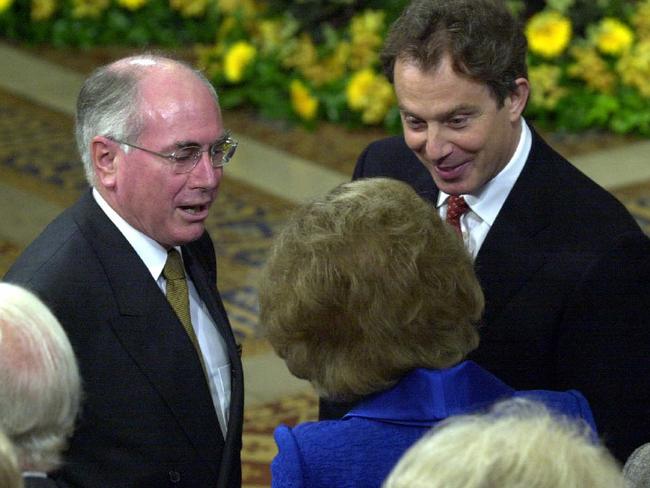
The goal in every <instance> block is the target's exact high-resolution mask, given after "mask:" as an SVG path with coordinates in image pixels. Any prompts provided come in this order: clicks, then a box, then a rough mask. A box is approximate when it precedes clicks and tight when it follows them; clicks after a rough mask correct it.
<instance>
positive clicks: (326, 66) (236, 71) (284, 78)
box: [197, 0, 399, 126]
mask: <svg viewBox="0 0 650 488" xmlns="http://www.w3.org/2000/svg"><path fill="white" fill-rule="evenodd" d="M312 3H318V2H312ZM325 3H328V2H325ZM329 3H330V4H331V2H329ZM347 3H351V2H347ZM224 7H225V5H224V4H223V2H222V3H221V9H222V13H223V14H224V16H225V17H224V21H223V22H222V24H221V26H220V28H219V30H218V32H217V35H216V42H215V43H213V44H212V45H209V46H199V47H198V48H197V53H198V64H199V66H201V67H202V68H203V69H204V70H205V71H206V72H207V73H208V76H209V77H210V79H211V80H212V81H213V82H214V84H215V85H216V86H217V87H219V88H220V90H219V91H220V94H221V95H220V98H221V102H222V104H223V105H224V107H226V108H228V107H236V106H241V105H248V106H253V107H256V108H257V109H258V110H259V111H260V112H261V113H262V115H263V116H266V117H271V118H282V119H289V120H295V121H299V122H301V123H302V124H304V125H306V126H313V125H315V124H316V123H317V121H319V120H328V121H331V122H336V123H346V124H347V125H352V126H355V125H356V126H361V125H378V124H385V125H387V126H390V125H391V123H392V125H393V126H396V125H398V124H399V116H398V114H397V111H396V109H395V99H394V95H393V90H392V87H391V86H390V84H389V83H388V80H387V79H386V78H385V77H384V76H383V75H382V74H380V73H379V72H378V71H377V69H378V56H379V50H380V48H381V44H382V42H383V37H384V35H385V32H386V29H387V22H386V12H385V11H384V10H377V9H365V10H362V11H359V12H356V13H354V14H353V15H352V16H351V17H350V18H349V19H348V21H347V22H346V23H345V25H344V26H342V27H340V28H338V29H336V28H334V27H333V26H332V25H331V24H329V23H326V24H324V25H323V26H322V27H321V26H316V25H314V26H312V28H308V26H306V25H305V22H301V20H300V19H298V18H297V17H296V16H295V15H294V13H293V12H291V11H290V10H284V11H282V12H278V11H274V10H273V9H269V8H268V5H267V4H266V3H264V2H256V1H254V0H244V1H243V2H239V3H237V5H233V6H232V9H230V8H224Z"/></svg>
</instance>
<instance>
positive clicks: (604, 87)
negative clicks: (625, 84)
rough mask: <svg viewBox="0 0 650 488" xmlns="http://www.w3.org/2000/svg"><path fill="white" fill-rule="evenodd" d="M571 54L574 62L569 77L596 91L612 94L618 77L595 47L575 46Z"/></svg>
mask: <svg viewBox="0 0 650 488" xmlns="http://www.w3.org/2000/svg"><path fill="white" fill-rule="evenodd" d="M570 53H571V57H572V58H573V59H574V62H573V63H572V64H570V65H569V67H568V68H567V73H568V74H569V76H571V77H572V78H577V79H580V80H582V81H583V82H584V83H585V84H586V85H587V86H588V87H589V88H591V89H593V90H595V91H598V92H602V93H611V92H612V90H613V89H614V87H615V86H616V76H615V75H614V73H612V71H611V70H610V68H609V65H608V64H607V62H606V61H605V60H604V59H603V58H602V57H601V56H600V55H599V54H598V51H596V48H595V47H594V46H591V45H583V46H574V47H572V48H571V51H570Z"/></svg>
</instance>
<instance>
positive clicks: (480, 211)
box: [436, 117, 532, 226]
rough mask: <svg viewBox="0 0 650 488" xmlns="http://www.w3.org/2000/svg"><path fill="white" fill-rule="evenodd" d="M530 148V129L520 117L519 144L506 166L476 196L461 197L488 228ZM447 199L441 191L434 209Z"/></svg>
mask: <svg viewBox="0 0 650 488" xmlns="http://www.w3.org/2000/svg"><path fill="white" fill-rule="evenodd" d="M531 146H532V135H531V132H530V128H529V127H528V124H526V121H525V120H524V118H523V117H522V118H521V135H520V137H519V142H518V143H517V148H516V149H515V152H514V154H513V155H512V157H511V158H510V161H508V164H506V166H505V167H504V168H503V169H502V170H501V171H500V172H499V173H498V174H497V175H496V176H495V177H494V178H492V179H491V180H490V181H488V182H487V183H486V184H485V185H483V187H482V188H481V189H480V190H479V191H478V193H477V194H476V195H471V194H468V195H463V197H464V198H465V201H466V202H467V204H468V205H469V207H470V208H471V209H472V212H474V213H475V214H476V215H478V216H479V217H480V218H481V220H483V221H484V222H487V223H488V224H489V225H490V226H492V224H494V221H495V220H496V218H497V215H498V214H499V211H500V210H501V207H503V204H504V202H505V201H506V198H508V194H509V193H510V190H512V187H513V186H514V185H515V182H516V181H517V178H519V175H520V174H521V171H522V170H523V169H524V165H525V164H526V160H527V159H528V154H529V153H530V148H531ZM447 198H449V194H448V193H445V192H443V191H442V190H441V191H440V192H439V194H438V203H437V205H436V207H441V206H442V205H444V204H445V202H446V201H447Z"/></svg>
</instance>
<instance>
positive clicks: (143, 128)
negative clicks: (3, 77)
mask: <svg viewBox="0 0 650 488" xmlns="http://www.w3.org/2000/svg"><path fill="white" fill-rule="evenodd" d="M76 138H77V145H78V147H79V151H80V154H81V158H82V160H83V163H84V168H85V172H86V177H87V179H88V182H89V184H90V186H91V190H89V191H88V192H86V193H85V194H84V195H83V196H82V197H81V198H80V199H79V201H77V203H75V204H74V205H73V206H72V207H71V208H69V209H68V210H66V211H65V212H63V214H61V215H60V216H59V217H58V218H57V219H55V220H54V221H53V222H52V223H51V224H50V225H49V226H48V227H47V228H46V229H45V230H44V231H43V233H42V234H41V235H40V236H39V237H37V239H36V240H35V241H34V242H33V243H32V244H31V245H30V246H29V247H28V248H27V249H26V250H25V252H24V253H23V254H22V255H21V256H20V257H19V258H18V260H17V261H16V263H15V264H14V265H13V267H12V268H11V269H10V270H9V272H8V273H7V275H6V276H5V279H6V280H8V281H13V282H18V283H22V284H24V285H25V286H27V287H29V288H31V289H32V290H33V291H35V292H36V293H37V294H38V295H39V296H40V297H41V298H42V299H44V301H45V302H46V303H47V304H48V305H49V306H50V307H51V309H52V311H53V312H54V313H55V315H56V316H57V317H58V319H59V320H60V321H61V323H62V324H63V326H64V328H65V329H66V332H67V333H68V336H69V337H70V341H71V343H72V345H73V348H74V350H75V353H76V355H77V357H78V359H79V365H80V370H81V375H82V378H83V382H84V390H85V398H84V403H83V406H82V415H81V418H80V421H79V424H78V427H77V430H76V431H75V433H74V435H73V437H72V439H71V442H70V446H69V449H68V450H67V452H66V453H65V458H66V463H65V464H64V466H63V467H62V468H61V469H60V470H59V471H57V472H56V473H53V475H52V476H53V477H54V478H55V479H56V480H57V482H58V483H59V484H61V485H63V486H68V485H70V486H82V487H91V486H92V487H103V488H106V487H109V488H110V487H118V486H119V487H125V486H133V487H135V486H137V487H160V486H169V485H172V484H173V485H177V486H186V487H192V488H195V487H196V488H200V487H216V486H219V487H238V486H240V485H241V468H240V450H241V433H242V418H243V375H242V365H241V360H240V358H239V354H238V346H237V344H236V342H235V338H234V336H233V333H232V330H231V328H230V324H229V323H228V318H227V316H226V312H225V310H224V307H223V304H222V302H221V299H220V297H219V293H218V291H217V288H216V258H215V253H214V247H213V244H212V241H211V239H210V236H209V235H208V233H207V231H206V228H205V221H206V219H207V217H208V214H209V210H210V207H211V205H212V204H213V202H214V200H215V198H216V196H217V190H218V188H219V184H220V183H221V179H222V176H223V171H224V169H223V167H224V165H225V164H226V163H228V162H229V161H230V159H231V158H232V156H233V154H234V152H235V149H236V147H237V142H236V141H234V140H233V139H232V138H231V137H230V135H229V133H228V132H227V131H226V130H225V129H224V127H223V120H222V117H221V111H220V107H219V104H218V99H217V95H216V93H215V91H214V88H213V87H212V86H211V84H210V83H209V81H208V80H207V79H206V78H205V77H204V76H203V75H202V74H200V73H199V72H197V71H195V70H193V69H192V68H191V67H190V66H188V65H185V64H184V63H181V62H178V61H175V60H172V59H169V58H166V57H161V56H154V55H138V56H133V57H128V58H124V59H121V60H118V61H116V62H114V63H111V64H109V65H107V66H104V67H101V68H99V69H98V70H97V71H95V72H94V73H93V74H91V75H90V77H89V78H88V79H87V80H86V82H85V83H84V86H83V87H82V89H81V93H80V94H79V98H78V102H77V117H76Z"/></svg>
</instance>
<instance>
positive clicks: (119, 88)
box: [75, 53, 218, 186]
mask: <svg viewBox="0 0 650 488" xmlns="http://www.w3.org/2000/svg"><path fill="white" fill-rule="evenodd" d="M162 66H177V67H181V68H185V69H187V70H189V71H191V72H192V73H194V74H195V75H196V77H197V78H198V79H199V80H200V81H201V82H202V83H203V84H204V85H205V86H206V87H207V88H208V89H209V90H210V93H211V94H212V96H213V98H214V100H215V103H218V97H217V93H216V91H215V89H214V86H213V85H212V83H210V81H209V80H208V79H207V78H206V77H205V75H204V74H203V73H202V72H201V71H199V70H198V69H195V68H194V67H192V66H191V65H190V64H188V63H186V62H184V61H180V60H175V59H172V58H170V57H167V56H162V55H158V54H151V53H145V54H138V55H135V56H130V57H127V58H123V59H119V60H117V61H115V62H113V63H110V64H108V65H105V66H102V67H100V68H97V69H96V70H95V71H94V72H93V73H92V74H91V75H90V76H89V77H88V78H87V79H86V81H85V82H84V84H83V86H82V88H81V91H80V92H79V96H78V98H77V113H76V120H75V138H76V142H77V149H78V151H79V155H80V156H81V160H82V162H83V165H84V171H85V173H86V180H88V183H89V184H90V186H94V185H95V169H94V167H93V162H92V156H91V149H90V142H91V141H92V139H93V137H95V136H106V137H111V138H113V139H117V140H121V141H126V142H131V143H134V142H136V141H137V139H138V137H139V136H140V133H141V132H142V130H143V129H144V127H143V125H144V120H143V117H142V112H141V107H140V93H139V85H140V81H142V80H143V79H144V78H145V77H146V76H147V75H148V74H149V73H151V72H152V69H154V68H157V67H162ZM125 151H128V147H127V146H125Z"/></svg>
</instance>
